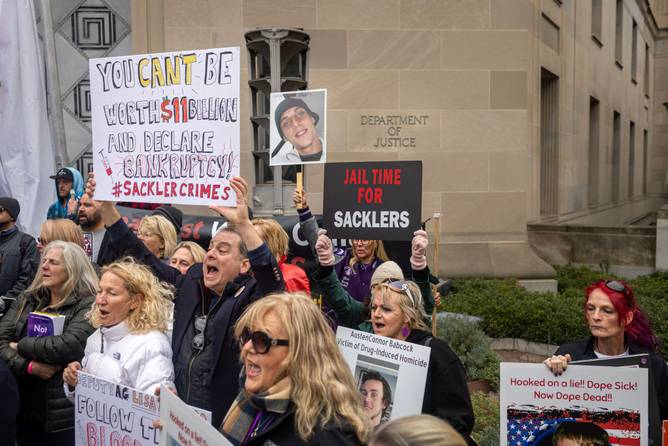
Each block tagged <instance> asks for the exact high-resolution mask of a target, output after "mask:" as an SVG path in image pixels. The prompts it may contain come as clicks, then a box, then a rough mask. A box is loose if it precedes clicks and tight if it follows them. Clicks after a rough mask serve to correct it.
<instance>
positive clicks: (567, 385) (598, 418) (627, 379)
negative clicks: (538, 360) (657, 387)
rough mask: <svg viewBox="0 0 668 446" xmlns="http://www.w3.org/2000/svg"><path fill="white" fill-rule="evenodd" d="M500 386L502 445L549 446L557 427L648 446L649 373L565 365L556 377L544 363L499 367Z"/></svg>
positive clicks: (615, 441) (512, 364) (593, 436)
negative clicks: (563, 369) (563, 371)
mask: <svg viewBox="0 0 668 446" xmlns="http://www.w3.org/2000/svg"><path fill="white" fill-rule="evenodd" d="M500 387H501V391H500V400H501V445H508V446H525V445H535V446H543V445H550V446H551V445H552V437H553V435H555V432H556V435H557V436H560V435H562V434H561V433H559V432H558V431H557V429H559V430H560V431H565V432H568V433H569V434H570V433H574V432H577V433H581V432H586V434H587V435H589V436H590V437H592V438H596V439H597V440H600V441H607V442H608V443H609V444H611V445H625V446H630V445H633V446H647V445H648V439H647V438H648V435H649V434H648V423H649V421H648V402H647V369H642V368H630V367H600V366H584V365H583V366H578V365H569V366H568V369H567V370H566V372H565V373H564V374H562V375H561V376H555V375H554V374H552V373H551V372H550V371H549V370H548V368H547V367H545V365H544V364H516V363H502V364H501V382H500ZM606 436H607V437H608V440H605V437H606ZM608 443H605V444H608Z"/></svg>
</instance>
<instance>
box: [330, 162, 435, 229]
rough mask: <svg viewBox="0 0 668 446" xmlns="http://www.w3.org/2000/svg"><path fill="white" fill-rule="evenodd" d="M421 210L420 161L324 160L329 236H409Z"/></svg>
mask: <svg viewBox="0 0 668 446" xmlns="http://www.w3.org/2000/svg"><path fill="white" fill-rule="evenodd" d="M421 214H422V161H374V162H364V163H329V164H326V165H325V196H324V212H323V224H324V228H325V229H327V233H328V235H329V236H330V237H338V238H351V239H363V240H410V239H411V238H412V237H413V232H414V231H416V230H418V229H420V224H421V220H420V219H421V217H422V215H421Z"/></svg>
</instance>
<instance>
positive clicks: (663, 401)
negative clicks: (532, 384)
mask: <svg viewBox="0 0 668 446" xmlns="http://www.w3.org/2000/svg"><path fill="white" fill-rule="evenodd" d="M584 313H585V321H586V322H587V326H588V328H589V331H590V332H591V336H590V337H589V339H586V340H582V341H578V342H570V343H566V344H562V345H561V346H560V347H559V348H558V349H557V351H556V352H555V354H554V355H553V356H551V357H550V358H547V359H546V360H545V365H546V366H547V367H548V368H549V369H550V370H551V371H552V372H553V373H554V374H556V375H561V374H562V373H564V371H565V370H566V368H567V367H568V363H569V362H570V361H580V360H584V359H603V358H606V359H607V358H618V357H623V356H628V355H635V354H641V353H647V354H649V360H650V364H649V368H650V370H651V377H652V382H653V387H654V388H653V389H651V386H650V392H654V393H655V395H656V401H657V403H658V406H659V407H658V408H659V413H660V417H661V419H662V420H667V419H668V366H667V365H666V361H665V360H664V359H663V358H662V357H661V356H660V355H659V354H658V353H656V350H657V348H658V345H659V342H658V338H657V337H656V335H655V334H654V332H653V331H652V329H651V327H650V324H649V321H648V320H647V316H645V313H644V312H643V311H642V310H641V309H640V307H639V306H638V305H637V303H636V299H635V296H634V295H633V291H632V290H631V288H629V286H628V285H627V284H625V283H624V282H622V281H617V280H607V281H606V280H599V281H597V282H594V283H592V284H591V285H589V286H588V287H587V289H586V290H585V299H584Z"/></svg>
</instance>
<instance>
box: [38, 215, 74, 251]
mask: <svg viewBox="0 0 668 446" xmlns="http://www.w3.org/2000/svg"><path fill="white" fill-rule="evenodd" d="M56 240H60V241H63V242H71V243H74V244H76V245H78V246H80V247H81V249H83V246H84V240H83V234H82V233H81V229H80V228H79V227H78V226H77V225H76V224H75V223H74V222H73V221H72V220H68V219H65V218H58V219H55V220H46V221H45V222H44V223H42V228H41V230H40V233H39V238H38V239H37V250H38V251H39V252H40V253H43V251H44V247H46V246H47V245H48V244H49V243H51V242H53V241H56Z"/></svg>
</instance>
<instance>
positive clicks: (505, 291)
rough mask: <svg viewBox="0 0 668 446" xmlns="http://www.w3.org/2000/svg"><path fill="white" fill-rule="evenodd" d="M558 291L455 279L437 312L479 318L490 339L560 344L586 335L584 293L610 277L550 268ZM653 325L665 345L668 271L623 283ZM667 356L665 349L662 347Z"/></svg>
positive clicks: (583, 270)
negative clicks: (634, 296) (537, 291)
mask: <svg viewBox="0 0 668 446" xmlns="http://www.w3.org/2000/svg"><path fill="white" fill-rule="evenodd" d="M555 268H556V270H557V283H558V292H557V293H556V294H555V293H535V292H530V291H527V290H525V289H524V288H522V287H520V286H519V285H517V282H516V280H514V279H455V280H453V284H452V293H451V294H450V295H449V296H448V297H447V298H445V299H444V302H443V303H442V304H441V307H440V310H443V311H449V312H455V313H464V314H470V315H475V316H480V317H482V318H483V321H482V322H481V323H480V327H481V328H482V329H483V330H484V331H485V333H487V335H489V336H491V337H493V338H506V337H509V338H521V339H525V340H527V341H532V342H541V343H548V344H557V345H558V344H561V343H564V342H569V341H574V340H578V339H584V338H586V337H587V336H588V335H589V330H588V329H587V327H586V326H585V322H584V315H583V311H582V305H583V299H584V289H585V287H586V286H587V285H589V284H590V283H592V282H593V281H595V280H598V279H601V278H608V279H609V278H615V277H613V276H611V275H609V274H604V273H602V272H600V271H595V270H592V269H590V268H587V267H583V266H573V265H568V266H563V267H555ZM627 282H628V283H629V285H630V286H631V288H632V289H633V290H634V292H635V294H636V297H637V300H638V303H639V304H640V306H641V307H642V308H643V309H644V310H645V312H646V313H647V316H648V317H649V319H650V321H651V322H652V326H653V329H654V331H655V333H656V334H657V336H658V337H659V339H661V340H664V339H665V340H666V342H668V302H667V300H668V273H655V274H651V275H648V276H641V277H639V278H637V279H634V280H629V281H627ZM661 351H662V353H663V354H664V357H665V356H666V354H665V353H668V346H662V350H661Z"/></svg>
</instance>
